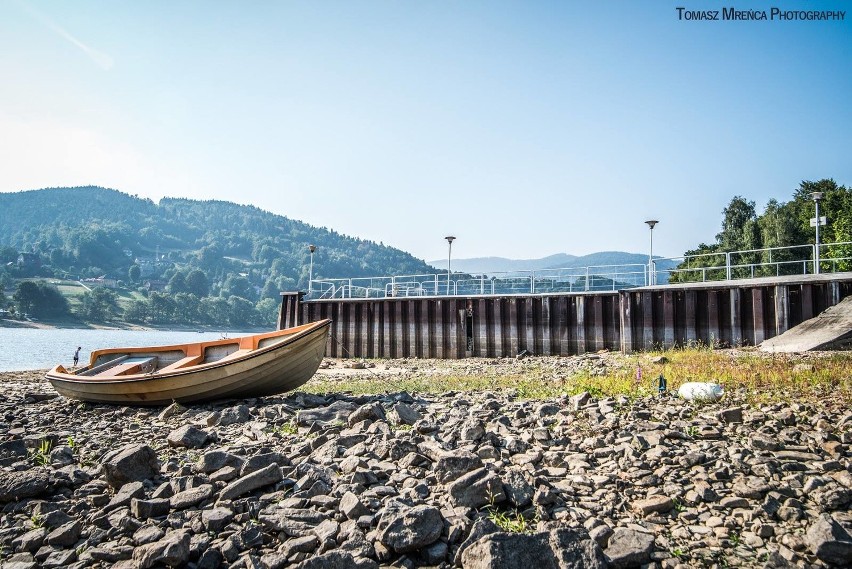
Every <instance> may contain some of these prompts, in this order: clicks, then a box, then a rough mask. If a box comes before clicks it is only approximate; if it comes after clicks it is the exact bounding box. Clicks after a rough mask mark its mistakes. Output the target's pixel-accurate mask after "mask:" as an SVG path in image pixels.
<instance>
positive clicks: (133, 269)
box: [127, 263, 142, 283]
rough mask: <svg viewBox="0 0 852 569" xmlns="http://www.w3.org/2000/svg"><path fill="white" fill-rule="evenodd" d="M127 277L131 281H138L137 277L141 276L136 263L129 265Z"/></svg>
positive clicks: (140, 270)
mask: <svg viewBox="0 0 852 569" xmlns="http://www.w3.org/2000/svg"><path fill="white" fill-rule="evenodd" d="M127 278H128V279H130V282H132V283H138V282H139V279H141V278H142V269H141V268H140V267H139V265H137V264H136V263H133V264H132V265H130V268H129V269H128V270H127Z"/></svg>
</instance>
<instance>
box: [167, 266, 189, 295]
mask: <svg viewBox="0 0 852 569" xmlns="http://www.w3.org/2000/svg"><path fill="white" fill-rule="evenodd" d="M169 292H171V293H172V294H177V293H179V292H187V288H186V277H184V276H183V273H181V272H180V271H178V272H176V273H175V274H174V275H172V278H171V279H169Z"/></svg>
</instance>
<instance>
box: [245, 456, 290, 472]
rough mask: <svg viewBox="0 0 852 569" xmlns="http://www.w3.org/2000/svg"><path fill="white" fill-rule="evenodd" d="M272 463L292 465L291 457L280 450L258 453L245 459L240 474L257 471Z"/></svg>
mask: <svg viewBox="0 0 852 569" xmlns="http://www.w3.org/2000/svg"><path fill="white" fill-rule="evenodd" d="M271 464H277V465H278V466H290V459H289V458H287V457H286V456H284V455H283V454H281V453H280V452H266V453H263V454H256V455H254V456H252V457H250V458H249V459H248V460H246V461H245V463H244V464H243V467H242V468H241V469H240V476H245V475H246V474H251V473H252V472H257V471H258V470H260V469H262V468H266V467H268V466H269V465H271Z"/></svg>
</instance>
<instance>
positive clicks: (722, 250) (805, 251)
mask: <svg viewBox="0 0 852 569" xmlns="http://www.w3.org/2000/svg"><path fill="white" fill-rule="evenodd" d="M815 192H818V193H821V194H822V196H821V198H820V217H823V216H824V217H826V219H827V223H826V225H824V226H821V227H820V243H822V244H833V245H830V246H828V247H821V248H820V259H821V262H820V266H821V268H822V270H836V271H847V270H852V260H850V259H852V189H850V188H846V187H845V186H842V185H839V184H837V182H835V181H834V180H832V179H822V180H819V181H816V182H813V181H803V182H801V184H800V185H799V187H798V188H796V189H795V190H794V191H793V194H792V197H791V199H790V200H789V201H786V202H783V201H779V200H777V199H774V198H773V199H770V200H769V202H768V203H767V204H766V207H765V208H764V210H763V212H762V213H758V212H757V208H756V204H755V202H754V201H751V200H747V199H746V198H744V197H742V196H734V197H733V198H732V199H731V201H730V203H729V204H728V205H727V207H725V209H724V210H723V211H722V227H721V230H720V231H719V233H717V234H716V241H715V242H714V243H711V244H707V243H701V244H699V245H698V247H696V248H695V249H691V250H689V251H686V252H685V253H684V257H693V258H692V259H689V258H688V259H687V260H685V261H684V262H682V263H681V264H679V265H678V266H677V267H675V269H674V270H673V272H672V273H671V276H670V278H669V281H670V282H688V281H697V280H702V278H706V279H707V280H715V279H722V278H725V272H726V268H725V266H726V263H727V262H729V263H730V265H731V266H732V267H733V268H732V270H731V272H732V276H733V277H748V276H752V275H754V276H756V277H759V276H774V275H786V274H801V273H802V272H803V269H805V270H807V271H808V272H811V271H812V267H809V261H810V260H811V259H812V258H813V248H812V247H807V246H806V247H797V246H799V245H803V244H804V245H813V244H814V243H815V241H816V231H815V229H814V227H812V226H811V218H813V217H814V215H815V206H814V200H813V194H814V193H815ZM779 247H788V249H781V250H778V249H775V250H773V251H768V250H766V249H770V248H779ZM735 251H745V252H743V253H737V254H734V255H730V253H731V252H735ZM726 253H728V255H726ZM695 257H697V258H695ZM696 267H718V268H717V269H715V270H711V271H705V272H706V273H709V274H702V272H701V271H700V270H698V269H696Z"/></svg>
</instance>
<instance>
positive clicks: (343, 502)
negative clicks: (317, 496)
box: [338, 492, 370, 520]
mask: <svg viewBox="0 0 852 569" xmlns="http://www.w3.org/2000/svg"><path fill="white" fill-rule="evenodd" d="M338 510H340V511H341V512H342V513H343V515H344V516H346V518H347V519H350V520H357V519H358V518H360V517H361V516H364V515H367V514H369V513H370V510H369V508H367V506H365V505H364V504H363V502H361V500H359V499H358V496H356V495H355V494H353V493H352V492H347V493H346V494H344V495H343V497H342V498H340V506H339V507H338Z"/></svg>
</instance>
